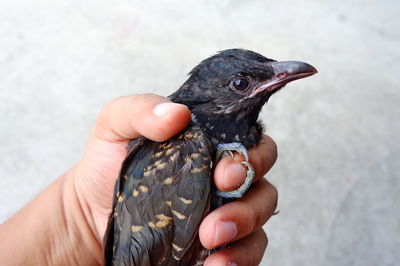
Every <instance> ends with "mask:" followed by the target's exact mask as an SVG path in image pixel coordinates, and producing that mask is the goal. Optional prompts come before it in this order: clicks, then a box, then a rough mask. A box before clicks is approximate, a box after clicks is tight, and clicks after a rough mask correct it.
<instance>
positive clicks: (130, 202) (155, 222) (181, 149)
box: [105, 126, 214, 265]
mask: <svg viewBox="0 0 400 266" xmlns="http://www.w3.org/2000/svg"><path fill="white" fill-rule="evenodd" d="M136 142H137V143H133V144H131V145H130V150H131V151H130V152H129V154H128V156H127V158H126V160H125V161H124V163H123V165H122V169H121V173H120V176H119V178H118V180H117V182H116V185H115V197H114V203H113V213H112V214H111V216H110V220H109V224H108V227H107V231H106V235H105V256H106V258H105V261H106V265H111V264H112V263H115V264H118V265H119V264H130V265H152V264H160V265H185V264H187V262H188V261H193V260H195V259H196V258H195V257H196V256H197V255H198V254H196V250H195V248H194V247H195V246H198V227H199V225H200V222H201V220H202V218H203V217H204V216H205V215H206V214H207V212H208V209H209V199H210V185H211V183H210V182H211V168H212V157H213V155H214V149H213V146H212V145H211V143H210V141H209V140H208V138H207V136H206V135H205V134H204V133H203V131H202V130H201V129H200V128H198V127H195V126H189V127H188V128H186V129H185V130H184V131H183V132H182V133H181V134H180V135H177V136H175V137H173V138H172V139H170V140H169V141H166V142H164V143H156V142H152V141H150V140H147V139H144V138H141V139H139V140H136ZM196 249H197V247H196ZM197 251H198V250H197ZM107 263H109V264H107Z"/></svg>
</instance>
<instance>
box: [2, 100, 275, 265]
mask: <svg viewBox="0 0 400 266" xmlns="http://www.w3.org/2000/svg"><path fill="white" fill-rule="evenodd" d="M189 121H190V111H189V110H188V108H187V107H186V106H184V105H181V104H176V103H171V102H169V100H168V99H166V98H164V97H161V96H157V95H153V94H143V95H133V96H126V97H121V98H117V99H115V100H112V101H110V102H109V103H108V104H106V105H105V107H104V108H103V109H102V111H101V112H100V114H99V117H98V119H97V121H96V124H95V126H94V129H93V131H92V134H91V136H90V138H89V140H88V143H87V146H86V149H85V152H84V154H83V156H82V158H81V160H80V161H79V162H78V163H77V164H76V165H74V166H72V167H71V168H70V169H69V170H68V171H67V172H66V173H65V174H63V175H62V176H61V177H59V178H58V179H57V180H56V181H54V182H53V183H52V184H51V185H50V186H49V187H47V188H46V189H45V190H44V191H43V192H41V193H40V194H39V195H38V196H37V197H36V198H34V199H33V200H32V201H31V202H29V203H28V204H27V205H26V206H24V207H23V208H22V209H21V210H20V211H18V212H17V213H16V214H15V215H14V216H12V217H11V218H10V219H9V220H7V221H6V222H5V223H3V224H2V225H1V226H0V239H1V240H2V241H0V257H1V260H2V263H4V265H99V264H102V259H103V255H102V245H103V235H104V232H105V229H106V227H107V220H108V216H109V214H110V212H111V204H112V195H113V187H114V182H115V179H116V178H117V177H118V173H119V169H120V167H121V163H122V161H123V159H124V158H125V156H126V145H127V143H128V141H129V140H131V139H134V138H137V137H139V136H144V137H146V138H149V139H151V140H154V141H165V140H167V139H169V138H170V137H172V136H174V135H175V134H177V133H178V132H180V131H181V130H182V129H184V128H185V126H186V125H187V124H188V123H189ZM249 154H250V162H251V163H252V165H253V166H254V168H255V172H256V176H255V179H254V184H253V185H252V187H251V188H250V190H249V191H248V192H247V193H246V195H245V196H244V197H243V198H241V199H238V200H236V201H234V202H231V203H228V204H226V205H224V206H222V207H220V208H218V209H216V210H214V211H212V212H211V213H209V214H208V215H207V216H206V217H205V218H204V220H203V221H202V223H201V225H200V229H199V235H200V240H201V242H202V244H203V245H204V246H205V247H206V248H209V249H211V248H216V247H219V246H221V245H223V244H227V243H231V244H230V246H229V247H228V248H225V249H222V250H220V251H218V252H216V253H214V254H212V255H211V256H209V257H208V258H207V260H206V261H205V265H235V264H237V265H257V264H258V263H259V262H260V261H261V259H262V256H263V255H264V251H265V249H266V246H267V243H268V240H267V236H266V233H265V232H264V230H263V229H262V225H263V224H265V222H266V221H267V220H268V219H269V218H270V217H271V216H272V215H273V213H274V211H275V208H276V204H277V191H276V189H275V187H274V186H273V185H271V184H270V183H269V182H268V181H267V180H266V179H265V178H263V176H264V175H265V174H266V173H267V172H268V170H269V169H270V168H271V167H272V165H273V164H274V162H275V161H276V158H277V148H276V145H275V143H274V142H273V140H272V139H271V138H270V137H268V136H266V135H264V136H263V138H262V140H261V141H260V142H259V143H258V144H257V146H256V147H254V148H252V149H250V151H249ZM242 159H243V158H242V157H241V156H240V155H238V154H235V155H234V158H231V157H229V156H227V157H224V158H223V159H222V160H221V161H220V162H219V163H218V164H217V166H216V169H215V173H214V182H215V184H216V186H217V187H218V189H220V190H223V191H227V190H231V189H233V188H235V187H237V186H238V185H240V184H241V182H243V181H244V179H245V175H246V171H245V169H244V168H243V166H242V165H241V164H240V161H241V160H242Z"/></svg>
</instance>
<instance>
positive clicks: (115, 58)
mask: <svg viewBox="0 0 400 266" xmlns="http://www.w3.org/2000/svg"><path fill="white" fill-rule="evenodd" d="M182 3H183V2H182V1H176V0H170V1H163V2H156V1H153V4H152V3H151V1H127V0H122V1H117V2H115V3H114V4H112V3H111V2H110V1H105V0H101V1H99V0H96V1H94V0H88V1H77V0H69V1H64V0H61V1H50V0H40V1H39V0H38V1H12V0H0V5H1V9H0V121H1V124H0V125H1V127H0V140H1V141H0V143H1V145H0V158H1V159H0V176H1V178H0V204H1V208H0V221H4V220H5V219H6V218H7V217H9V216H10V215H12V214H13V213H14V212H15V211H16V210H17V209H18V208H20V207H21V206H22V205H23V204H25V203H26V202H27V201H28V200H30V199H31V198H32V197H34V196H35V195H36V194H37V193H39V192H40V191H41V190H42V189H43V188H44V187H45V186H46V185H48V184H49V183H50V182H51V181H52V180H54V179H55V178H57V177H58V176H59V175H60V174H61V173H63V172H64V171H65V170H66V169H67V168H68V167H70V166H71V165H72V164H73V163H75V162H77V161H78V160H79V158H80V156H81V154H82V150H83V147H84V143H85V141H86V139H87V137H88V134H89V132H90V129H91V126H92V125H93V122H94V120H95V118H96V114H97V113H98V111H99V109H100V108H101V106H102V105H103V104H104V103H105V102H107V101H108V100H110V99H112V98H114V97H117V96H120V95H128V94H133V93H139V92H155V93H159V94H162V95H168V94H170V93H171V92H173V91H174V90H175V89H176V88H177V87H178V85H179V84H181V83H182V82H183V81H184V80H185V78H186V76H185V73H187V72H188V71H189V70H190V69H191V67H193V66H194V65H195V64H196V63H198V62H199V61H200V60H201V59H203V58H205V57H207V56H209V55H211V54H213V53H214V52H215V51H218V50H222V49H226V48H231V47H243V48H248V49H252V50H255V51H258V52H260V53H262V54H264V55H267V56H269V57H272V58H275V59H279V60H291V59H292V60H304V61H307V62H310V63H312V64H313V65H315V66H316V67H317V68H318V70H319V74H318V75H316V76H314V77H312V78H309V79H306V80H302V81H298V82H295V83H293V84H290V85H289V86H287V88H286V89H285V90H283V91H281V92H280V93H279V94H277V95H276V96H274V97H273V98H272V99H271V101H270V104H269V105H268V106H267V107H266V108H265V109H264V112H263V118H264V121H265V123H266V124H267V132H268V134H270V135H271V136H272V137H273V138H274V139H275V140H276V142H277V143H278V146H279V153H280V157H279V160H278V162H277V164H276V166H275V167H274V169H273V170H272V171H271V172H270V173H269V174H268V178H269V180H270V181H271V182H272V183H274V184H275V185H276V186H277V187H278V190H279V192H280V198H279V206H278V208H279V210H280V213H279V215H277V216H275V217H273V218H272V219H271V221H270V222H269V223H268V225H267V226H266V230H267V232H268V235H269V240H270V244H269V248H268V250H267V253H266V256H265V258H264V260H263V262H262V265H285V266H286V265H296V266H314V265H315V266H318V265H326V266H329V265H344V266H353V265H362V266H369V265H371V266H375V265H382V266H386V265H387V266H389V265H398V263H397V262H398V261H399V260H400V253H399V252H398V248H399V246H400V237H399V235H400V218H399V213H400V179H399V174H398V173H397V171H398V170H399V168H400V167H399V166H400V159H399V149H400V146H399V142H400V138H399V133H400V132H399V128H400V121H399V120H400V108H399V102H400V92H399V89H400V88H399V79H400V78H399V77H400V76H399V73H400V63H399V61H400V49H399V47H400V46H399V45H400V42H399V40H400V20H399V18H400V4H399V2H398V1H395V0H388V1H368V0H367V1H357V0H349V1H346V2H340V1H317V0H306V1H261V0H259V1H256V0H254V1H234V0H232V1H228V0H225V1H218V2H217V1H184V3H185V4H182Z"/></svg>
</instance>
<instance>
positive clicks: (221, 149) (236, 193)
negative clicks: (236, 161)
mask: <svg viewBox="0 0 400 266" xmlns="http://www.w3.org/2000/svg"><path fill="white" fill-rule="evenodd" d="M232 151H236V152H238V153H240V154H242V155H243V156H244V158H245V161H243V162H241V164H243V165H245V166H246V168H247V176H246V179H245V180H244V182H243V184H242V185H241V186H240V187H239V188H237V189H234V190H231V191H220V190H218V189H217V195H218V196H220V197H222V198H241V197H242V196H243V195H244V194H245V193H246V191H247V190H248V189H249V188H250V186H251V183H252V182H253V179H254V168H253V166H252V165H251V164H250V162H249V153H248V152H247V150H246V148H245V147H244V146H243V145H242V144H241V143H239V142H232V143H221V144H218V145H217V154H216V158H215V161H216V162H218V161H219V160H221V158H222V156H223V155H224V154H226V153H228V154H229V155H230V156H231V157H232V158H233V153H232Z"/></svg>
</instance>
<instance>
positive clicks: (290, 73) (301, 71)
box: [249, 61, 318, 98]
mask: <svg viewBox="0 0 400 266" xmlns="http://www.w3.org/2000/svg"><path fill="white" fill-rule="evenodd" d="M269 64H270V66H272V68H273V70H274V73H275V74H274V76H273V77H272V78H271V79H269V80H267V81H265V82H263V83H261V84H260V86H258V87H257V88H255V90H254V91H253V92H252V93H251V94H250V95H249V97H250V98H251V97H253V96H255V95H257V94H258V93H260V92H262V91H269V92H273V91H274V90H276V89H278V88H281V87H282V86H284V85H285V84H287V83H289V82H291V81H293V80H296V79H301V78H305V77H308V76H311V75H314V74H315V73H317V72H318V71H317V70H316V69H315V67H313V66H312V65H310V64H307V63H304V62H298V61H282V62H271V63H269Z"/></svg>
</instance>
